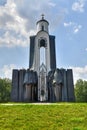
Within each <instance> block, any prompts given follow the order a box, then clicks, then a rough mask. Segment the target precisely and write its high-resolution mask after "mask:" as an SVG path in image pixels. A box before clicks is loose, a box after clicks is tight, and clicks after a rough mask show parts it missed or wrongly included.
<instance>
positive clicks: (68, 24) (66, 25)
mask: <svg viewBox="0 0 87 130" xmlns="http://www.w3.org/2000/svg"><path fill="white" fill-rule="evenodd" d="M72 25H74V23H73V22H68V23H66V22H64V27H70V26H72Z"/></svg>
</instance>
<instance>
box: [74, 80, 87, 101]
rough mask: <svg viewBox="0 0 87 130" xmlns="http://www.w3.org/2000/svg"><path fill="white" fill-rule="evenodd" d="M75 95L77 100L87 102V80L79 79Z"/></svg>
mask: <svg viewBox="0 0 87 130" xmlns="http://www.w3.org/2000/svg"><path fill="white" fill-rule="evenodd" d="M75 96H76V101H77V102H87V81H83V80H82V79H79V80H77V82H76V84H75Z"/></svg>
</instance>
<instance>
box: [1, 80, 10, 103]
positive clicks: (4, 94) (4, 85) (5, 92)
mask: <svg viewBox="0 0 87 130" xmlns="http://www.w3.org/2000/svg"><path fill="white" fill-rule="evenodd" d="M10 92H11V80H9V79H0V102H8V101H10Z"/></svg>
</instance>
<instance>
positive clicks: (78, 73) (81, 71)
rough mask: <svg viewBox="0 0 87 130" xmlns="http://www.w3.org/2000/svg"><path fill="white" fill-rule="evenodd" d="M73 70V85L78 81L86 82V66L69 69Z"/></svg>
mask: <svg viewBox="0 0 87 130" xmlns="http://www.w3.org/2000/svg"><path fill="white" fill-rule="evenodd" d="M70 68H72V69H73V77H74V84H75V83H76V81H77V80H78V79H83V80H87V65H86V66H84V67H70Z"/></svg>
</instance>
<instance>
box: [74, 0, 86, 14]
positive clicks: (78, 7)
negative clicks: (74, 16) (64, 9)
mask: <svg viewBox="0 0 87 130" xmlns="http://www.w3.org/2000/svg"><path fill="white" fill-rule="evenodd" d="M84 6H85V0H78V1H77V2H74V3H73V5H72V10H73V11H78V12H84Z"/></svg>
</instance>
